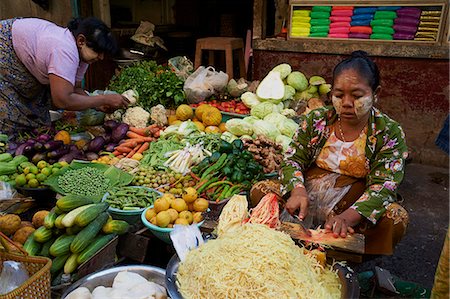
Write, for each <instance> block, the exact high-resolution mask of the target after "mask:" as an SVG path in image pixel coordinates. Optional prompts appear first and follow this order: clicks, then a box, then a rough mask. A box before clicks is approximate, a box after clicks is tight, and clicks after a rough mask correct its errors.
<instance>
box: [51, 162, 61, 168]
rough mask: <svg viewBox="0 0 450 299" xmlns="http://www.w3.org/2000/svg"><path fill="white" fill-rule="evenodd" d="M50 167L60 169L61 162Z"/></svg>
mask: <svg viewBox="0 0 450 299" xmlns="http://www.w3.org/2000/svg"><path fill="white" fill-rule="evenodd" d="M52 166H53V167H58V168H61V167H62V165H61V162H56V163H55V164H53V165H52Z"/></svg>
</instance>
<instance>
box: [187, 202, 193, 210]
mask: <svg viewBox="0 0 450 299" xmlns="http://www.w3.org/2000/svg"><path fill="white" fill-rule="evenodd" d="M188 211H194V203H193V202H191V203H188Z"/></svg>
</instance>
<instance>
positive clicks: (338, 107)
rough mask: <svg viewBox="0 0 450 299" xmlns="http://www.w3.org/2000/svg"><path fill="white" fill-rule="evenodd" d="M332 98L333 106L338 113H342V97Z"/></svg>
mask: <svg viewBox="0 0 450 299" xmlns="http://www.w3.org/2000/svg"><path fill="white" fill-rule="evenodd" d="M331 100H332V101H333V106H334V109H336V113H337V114H341V110H342V99H340V98H338V97H335V96H332V97H331Z"/></svg>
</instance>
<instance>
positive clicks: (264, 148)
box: [242, 136, 284, 173]
mask: <svg viewBox="0 0 450 299" xmlns="http://www.w3.org/2000/svg"><path fill="white" fill-rule="evenodd" d="M242 141H243V142H244V148H246V149H247V150H248V151H249V152H250V153H252V154H253V157H254V158H255V160H256V161H257V162H258V163H259V164H261V165H262V166H263V170H264V173H273V172H276V171H278V170H279V168H280V166H281V163H282V162H283V156H284V155H283V148H282V145H280V144H278V143H275V142H273V141H271V140H269V139H267V138H265V137H264V136H258V137H257V138H255V139H251V138H242Z"/></svg>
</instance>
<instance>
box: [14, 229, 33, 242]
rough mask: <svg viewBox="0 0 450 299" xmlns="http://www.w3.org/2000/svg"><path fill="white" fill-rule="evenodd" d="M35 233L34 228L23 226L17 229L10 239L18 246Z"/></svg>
mask: <svg viewBox="0 0 450 299" xmlns="http://www.w3.org/2000/svg"><path fill="white" fill-rule="evenodd" d="M34 231H35V229H34V227H29V226H25V227H22V228H19V229H18V230H17V231H16V232H15V233H14V236H13V238H12V240H13V241H14V242H18V243H20V244H24V243H25V241H26V240H27V239H28V237H29V236H30V235H31V234H32V233H33V232H34Z"/></svg>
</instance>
